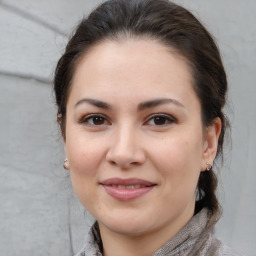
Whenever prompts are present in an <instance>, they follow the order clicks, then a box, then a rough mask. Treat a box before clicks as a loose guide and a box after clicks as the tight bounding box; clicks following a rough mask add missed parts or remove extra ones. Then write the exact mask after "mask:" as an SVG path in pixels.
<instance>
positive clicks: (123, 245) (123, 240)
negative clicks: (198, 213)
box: [99, 212, 193, 256]
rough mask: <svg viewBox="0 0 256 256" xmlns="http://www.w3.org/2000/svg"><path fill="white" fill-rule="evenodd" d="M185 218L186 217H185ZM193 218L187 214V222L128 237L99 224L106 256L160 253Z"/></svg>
mask: <svg viewBox="0 0 256 256" xmlns="http://www.w3.org/2000/svg"><path fill="white" fill-rule="evenodd" d="M183 217H185V216H183ZM192 217H193V212H191V213H190V214H187V216H186V217H185V218H186V221H185V222H184V220H185V219H184V218H183V221H182V223H181V222H179V221H178V220H176V221H175V222H173V223H172V224H171V225H168V224H167V225H166V226H165V227H162V228H161V229H159V230H154V231H152V232H147V233H146V234H136V235H134V234H133V235H127V234H122V233H117V232H114V231H112V230H110V229H108V228H107V227H105V226H104V225H102V224H100V223H99V228H100V233H101V239H102V243H103V255H104V256H120V255H122V256H134V255H140V256H148V255H152V254H154V253H155V252H156V251H158V250H159V249H160V248H161V247H162V246H163V245H164V244H166V243H167V242H168V241H169V240H170V239H172V238H173V237H174V236H175V235H176V234H177V233H178V232H179V231H180V230H181V229H182V228H183V227H184V226H185V225H186V224H187V223H188V222H189V221H190V219H191V218H192Z"/></svg>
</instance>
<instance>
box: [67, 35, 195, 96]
mask: <svg viewBox="0 0 256 256" xmlns="http://www.w3.org/2000/svg"><path fill="white" fill-rule="evenodd" d="M192 84H193V76H192V72H191V69H190V66H189V65H188V62H187V60H186V59H185V58H184V57H183V56H181V55H180V54H178V53H177V51H175V50H174V49H172V48H171V47H168V46H166V45H164V44H162V43H160V42H158V41H156V40H149V39H128V40H119V41H110V40H109V41H104V42H101V43H99V44H97V45H95V46H93V47H92V48H90V49H89V51H87V52H86V53H85V54H84V55H83V56H82V57H81V59H80V60H79V62H78V63H77V66H76V70H75V73H74V76H73V80H72V90H71V92H72V91H73V93H75V91H76V92H77V93H76V94H77V95H79V94H80V93H81V92H82V91H83V93H87V94H90V93H91V94H98V96H100V97H101V96H104V95H106V94H107V93H112V94H115V93H119V94H120V89H122V91H123V93H124V94H126V95H127V96H128V95H131V93H132V94H135V92H139V93H142V92H143V95H145V96H147V95H150V94H152V93H153V94H155V96H157V94H161V95H159V96H163V94H165V93H170V92H171V91H172V90H174V89H175V90H176V93H178V94H179V93H180V94H188V93H189V94H191V93H192V94H194V89H193V86H192ZM178 94H177V95H176V96H177V97H178ZM89 96H90V95H89ZM92 96H94V95H92Z"/></svg>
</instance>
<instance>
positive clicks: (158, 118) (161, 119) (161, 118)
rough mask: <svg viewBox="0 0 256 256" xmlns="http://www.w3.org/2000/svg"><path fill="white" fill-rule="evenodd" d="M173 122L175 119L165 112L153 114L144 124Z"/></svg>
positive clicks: (162, 124)
mask: <svg viewBox="0 0 256 256" xmlns="http://www.w3.org/2000/svg"><path fill="white" fill-rule="evenodd" d="M174 122H175V119H174V118H172V117H171V116H169V115H166V114H154V115H153V116H151V117H150V118H149V119H148V121H147V122H146V124H148V125H152V126H165V125H169V124H172V123H174Z"/></svg>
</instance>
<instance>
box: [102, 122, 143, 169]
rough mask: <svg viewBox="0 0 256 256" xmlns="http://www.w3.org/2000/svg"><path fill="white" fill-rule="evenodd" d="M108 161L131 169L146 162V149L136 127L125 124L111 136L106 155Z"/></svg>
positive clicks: (122, 167)
mask: <svg viewBox="0 0 256 256" xmlns="http://www.w3.org/2000/svg"><path fill="white" fill-rule="evenodd" d="M106 159H107V161H108V162H109V163H110V164H112V165H115V166H118V167H119V168H121V169H129V168H131V167H133V166H137V165H141V164H143V163H144V162H145V159H146V157H145V151H144V150H143V147H142V141H141V138H140V134H139V133H138V132H136V129H133V128H131V127H128V126H125V127H120V128H117V129H116V131H115V132H114V134H113V137H112V138H111V142H110V147H109V150H108V152H107V155H106Z"/></svg>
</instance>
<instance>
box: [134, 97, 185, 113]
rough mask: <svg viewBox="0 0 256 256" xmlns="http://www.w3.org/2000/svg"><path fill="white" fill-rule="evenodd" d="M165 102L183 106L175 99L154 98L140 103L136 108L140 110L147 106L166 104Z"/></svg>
mask: <svg viewBox="0 0 256 256" xmlns="http://www.w3.org/2000/svg"><path fill="white" fill-rule="evenodd" d="M167 103H172V104H175V105H176V106H178V107H185V106H184V105H183V104H182V103H180V102H179V101H177V100H175V99H154V100H149V101H146V102H142V103H140V104H139V106H138V110H139V111H142V110H144V109H147V108H153V107H156V106H158V105H162V104H167Z"/></svg>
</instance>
